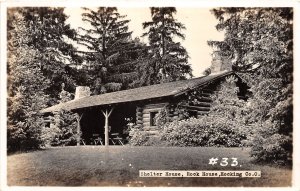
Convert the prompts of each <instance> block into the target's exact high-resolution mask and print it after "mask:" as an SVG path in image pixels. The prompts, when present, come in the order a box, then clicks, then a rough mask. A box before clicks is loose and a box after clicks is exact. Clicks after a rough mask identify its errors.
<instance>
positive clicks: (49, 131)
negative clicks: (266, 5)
mask: <svg viewBox="0 0 300 191" xmlns="http://www.w3.org/2000/svg"><path fill="white" fill-rule="evenodd" d="M77 137H78V133H77V120H76V114H74V113H72V112H70V111H65V110H60V111H58V112H56V113H55V115H54V117H53V120H52V124H51V125H50V127H44V128H43V129H42V135H41V138H42V139H43V142H44V143H45V145H46V146H67V145H75V144H76V140H77Z"/></svg>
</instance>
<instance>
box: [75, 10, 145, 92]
mask: <svg viewBox="0 0 300 191" xmlns="http://www.w3.org/2000/svg"><path fill="white" fill-rule="evenodd" d="M84 10H85V11H86V12H85V13H83V14H82V17H83V19H82V20H83V21H85V22H87V23H89V24H90V26H91V28H90V29H84V28H81V33H80V35H78V42H79V44H82V45H84V46H85V47H86V48H87V49H88V50H89V51H87V52H82V54H83V57H84V59H85V61H86V63H85V70H87V75H88V78H89V79H88V85H89V86H91V87H92V91H93V94H100V93H105V92H107V91H116V90H120V89H127V88H128V86H129V84H130V83H131V82H132V81H133V80H134V79H135V78H136V71H135V65H136V63H137V58H138V57H139V49H140V45H141V44H140V43H139V42H138V40H132V39H131V33H132V32H130V31H128V23H129V20H127V19H126V16H125V15H120V14H119V13H118V10H117V8H116V7H98V8H97V10H92V9H88V8H84Z"/></svg>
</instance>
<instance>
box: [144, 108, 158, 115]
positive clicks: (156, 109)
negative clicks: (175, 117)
mask: <svg viewBox="0 0 300 191" xmlns="http://www.w3.org/2000/svg"><path fill="white" fill-rule="evenodd" d="M161 109H162V107H159V108H152V109H144V110H143V114H145V113H150V112H159V111H160V110H161Z"/></svg>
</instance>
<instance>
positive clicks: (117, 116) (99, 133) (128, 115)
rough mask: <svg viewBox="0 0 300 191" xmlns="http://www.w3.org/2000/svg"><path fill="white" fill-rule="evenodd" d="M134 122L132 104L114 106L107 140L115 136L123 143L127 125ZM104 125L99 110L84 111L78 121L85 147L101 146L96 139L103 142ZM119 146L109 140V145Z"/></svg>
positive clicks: (116, 142) (134, 109) (134, 112)
mask: <svg viewBox="0 0 300 191" xmlns="http://www.w3.org/2000/svg"><path fill="white" fill-rule="evenodd" d="M135 120H136V107H135V106H134V105H133V104H126V105H123V104H120V105H116V106H114V110H113V111H112V113H111V115H110V117H109V119H108V125H109V138H111V139H113V138H115V137H117V136H119V137H120V138H122V139H123V142H126V138H127V136H128V132H127V128H128V126H127V124H128V123H130V122H135ZM104 123H105V117H104V115H103V114H102V112H101V108H99V107H97V108H90V109H88V110H86V111H85V112H84V114H83V116H82V119H81V120H80V124H81V132H82V135H81V138H82V140H83V141H84V143H85V144H86V145H95V144H97V145H101V143H100V142H99V141H97V140H96V139H98V138H99V137H100V139H101V140H102V143H103V144H104V142H105V135H104V132H105V131H104ZM113 142H114V143H115V144H119V142H118V141H114V140H110V141H109V143H110V144H113ZM81 144H83V142H81Z"/></svg>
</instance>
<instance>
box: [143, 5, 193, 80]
mask: <svg viewBox="0 0 300 191" xmlns="http://www.w3.org/2000/svg"><path fill="white" fill-rule="evenodd" d="M150 10H151V17H152V21H149V22H144V23H143V28H144V29H147V30H148V31H147V32H145V33H144V34H143V35H142V36H143V37H144V36H147V37H148V39H149V50H148V53H147V54H148V55H147V56H146V58H145V62H141V63H140V66H139V68H140V70H141V73H140V77H139V79H141V80H140V84H141V85H149V84H156V83H160V82H168V81H175V80H181V79H186V77H188V76H192V74H191V67H190V65H189V64H188V54H187V51H186V50H185V48H184V47H182V46H181V44H180V43H179V42H175V38H181V39H184V38H185V37H184V35H183V34H182V33H181V30H183V29H185V26H184V25H183V24H182V23H180V22H178V21H176V19H175V18H174V14H176V8H174V7H164V8H159V7H151V8H150Z"/></svg>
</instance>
